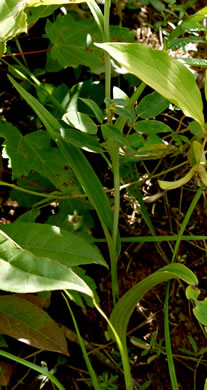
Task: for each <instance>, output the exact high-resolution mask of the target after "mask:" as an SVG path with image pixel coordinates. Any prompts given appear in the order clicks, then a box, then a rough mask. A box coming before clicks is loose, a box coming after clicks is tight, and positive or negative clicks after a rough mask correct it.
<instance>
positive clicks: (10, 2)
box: [0, 0, 27, 42]
mask: <svg viewBox="0 0 207 390" xmlns="http://www.w3.org/2000/svg"><path fill="white" fill-rule="evenodd" d="M25 6H26V2H25V0H1V1H0V42H5V41H7V40H9V39H12V38H13V37H15V36H16V35H18V34H20V33H22V32H27V18H26V14H25V12H24V8H25Z"/></svg>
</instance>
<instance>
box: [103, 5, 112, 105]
mask: <svg viewBox="0 0 207 390" xmlns="http://www.w3.org/2000/svg"><path fill="white" fill-rule="evenodd" d="M110 9H111V0H105V4H104V34H105V39H106V41H110V31H109V26H110V24H109V19H110ZM104 60H105V97H110V96H111V62H110V55H109V54H108V53H104Z"/></svg>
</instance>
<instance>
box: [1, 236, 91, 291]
mask: <svg viewBox="0 0 207 390" xmlns="http://www.w3.org/2000/svg"><path fill="white" fill-rule="evenodd" d="M0 286H1V289H2V290H4V291H10V292H19V293H33V292H39V291H50V290H63V289H66V290H67V289H68V290H75V291H80V292H83V293H84V294H86V295H89V296H92V295H93V293H92V291H91V289H90V288H89V287H88V286H87V284H86V283H85V282H84V281H83V280H82V279H81V278H80V277H79V276H78V275H76V274H75V272H73V271H72V270H71V269H70V268H67V267H65V266H64V265H62V264H60V263H58V262H57V261H53V260H50V259H48V258H46V257H38V256H35V255H34V254H32V253H31V252H28V251H26V250H23V249H22V248H21V247H19V246H18V245H17V244H16V243H15V242H14V241H13V240H12V239H11V238H9V237H8V236H7V235H6V233H4V232H3V231H0Z"/></svg>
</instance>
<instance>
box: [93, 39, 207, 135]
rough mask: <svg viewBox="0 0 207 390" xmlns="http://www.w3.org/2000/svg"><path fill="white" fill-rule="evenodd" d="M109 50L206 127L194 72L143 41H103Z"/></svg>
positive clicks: (101, 46)
mask: <svg viewBox="0 0 207 390" xmlns="http://www.w3.org/2000/svg"><path fill="white" fill-rule="evenodd" d="M95 45H96V46H98V47H100V48H102V49H104V50H106V51H107V52H108V53H109V54H110V55H111V56H112V57H113V58H114V59H115V60H116V61H118V62H119V63H120V64H121V65H122V66H124V67H125V68H126V69H127V70H128V72H129V73H132V74H134V75H135V76H137V77H139V78H140V79H141V80H142V81H144V82H145V83H146V84H148V85H149V86H150V87H152V88H153V89H155V90H156V91H157V92H159V93H160V94H161V95H162V96H164V97H165V98H166V99H168V100H169V101H170V102H172V103H173V104H175V105H176V106H178V107H179V108H180V109H181V110H182V111H183V112H184V114H185V115H186V116H190V117H192V118H194V119H195V120H196V121H197V122H199V123H200V125H201V127H202V128H203V129H204V127H205V124H204V116H203V104H202V99H201V93H200V90H199V88H198V86H197V84H196V81H195V78H194V76H193V74H192V73H191V72H190V71H189V70H188V69H187V68H186V67H185V66H184V65H183V64H181V63H179V62H178V61H177V60H175V59H174V58H171V57H169V56H168V54H167V53H165V52H162V51H159V50H154V49H152V48H151V47H148V46H145V45H143V44H140V43H102V44H100V43H99V44H95Z"/></svg>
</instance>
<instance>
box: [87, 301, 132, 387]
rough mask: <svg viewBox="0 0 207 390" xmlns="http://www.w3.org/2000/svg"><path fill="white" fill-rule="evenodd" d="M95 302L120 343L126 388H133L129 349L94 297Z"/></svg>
mask: <svg viewBox="0 0 207 390" xmlns="http://www.w3.org/2000/svg"><path fill="white" fill-rule="evenodd" d="M93 304H94V306H95V307H96V309H97V310H98V312H99V313H100V314H101V315H102V317H103V318H104V319H105V320H106V322H107V323H108V326H109V328H110V330H111V332H112V334H113V335H114V338H115V340H116V343H117V345H118V348H119V351H120V355H121V360H122V364H123V369H124V380H125V386H126V387H125V388H126V390H133V385H132V380H131V371H130V364H129V359H128V354H127V351H126V350H125V348H124V346H123V343H122V342H121V340H120V337H119V335H118V333H117V332H116V330H115V328H114V327H113V325H112V323H111V321H110V320H109V319H108V317H107V316H106V314H105V313H104V312H103V311H102V310H101V308H100V307H99V306H98V304H97V302H96V301H95V299H93Z"/></svg>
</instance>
